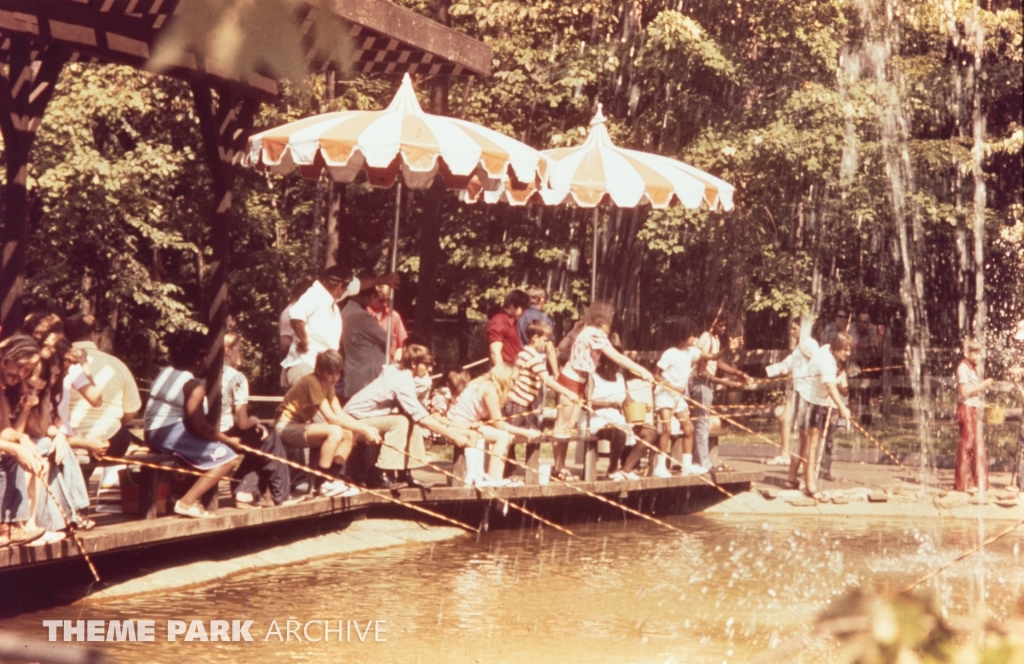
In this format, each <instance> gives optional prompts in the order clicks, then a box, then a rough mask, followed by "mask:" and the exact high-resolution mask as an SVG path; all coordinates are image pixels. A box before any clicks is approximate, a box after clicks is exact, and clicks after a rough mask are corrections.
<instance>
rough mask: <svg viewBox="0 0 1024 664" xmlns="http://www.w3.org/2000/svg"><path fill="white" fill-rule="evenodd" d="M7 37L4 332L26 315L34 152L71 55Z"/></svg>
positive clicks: (0, 324)
mask: <svg viewBox="0 0 1024 664" xmlns="http://www.w3.org/2000/svg"><path fill="white" fill-rule="evenodd" d="M6 38H7V39H8V40H9V42H10V46H9V49H10V50H9V53H10V56H9V57H10V65H9V67H8V70H7V75H6V76H3V75H2V74H0V132H2V133H3V140H4V159H5V161H6V170H7V181H6V183H5V185H4V216H3V225H2V226H0V245H2V247H3V253H2V263H0V298H2V300H0V337H9V336H11V335H12V334H16V333H17V332H18V331H19V330H20V329H21V323H22V320H23V318H24V312H23V308H22V295H23V293H24V289H25V240H26V235H27V234H28V214H29V204H28V164H29V152H30V151H31V149H32V143H33V142H34V141H35V138H36V131H38V129H39V125H40V123H41V122H42V120H43V114H44V113H45V112H46V105H47V104H48V103H49V101H50V98H51V97H53V91H54V88H56V86H57V79H58V78H59V77H60V72H61V69H63V67H64V63H65V62H67V60H68V55H69V54H68V51H67V50H66V49H64V48H63V47H61V46H59V45H56V44H47V45H39V44H35V43H33V42H32V40H31V39H30V38H29V37H28V36H27V35H20V34H11V35H10V36H8V37H6Z"/></svg>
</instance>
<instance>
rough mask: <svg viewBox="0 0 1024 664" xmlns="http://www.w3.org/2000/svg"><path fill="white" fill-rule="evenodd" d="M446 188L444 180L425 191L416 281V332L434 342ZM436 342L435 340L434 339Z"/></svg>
mask: <svg viewBox="0 0 1024 664" xmlns="http://www.w3.org/2000/svg"><path fill="white" fill-rule="evenodd" d="M444 195H445V188H444V185H443V184H442V183H441V182H434V185H433V186H432V187H431V188H430V189H428V190H427V191H426V192H425V193H424V195H423V215H422V217H421V219H420V269H419V274H418V275H417V281H416V333H417V334H418V335H420V336H421V337H423V338H424V339H426V340H427V341H428V342H431V338H432V337H433V334H434V309H435V304H436V302H437V266H438V263H440V262H441V205H442V202H443V201H444ZM431 343H432V342H431Z"/></svg>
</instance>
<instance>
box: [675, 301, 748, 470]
mask: <svg viewBox="0 0 1024 664" xmlns="http://www.w3.org/2000/svg"><path fill="white" fill-rule="evenodd" d="M728 331H729V321H727V320H726V319H724V318H716V319H715V320H714V322H712V324H711V327H710V329H709V330H708V331H707V332H704V333H703V334H701V335H700V338H699V339H698V340H697V348H699V349H700V351H701V353H702V357H706V358H720V357H721V355H722V337H724V336H725V334H726V332H728ZM741 342H742V338H741V337H737V338H736V339H734V340H733V341H732V342H731V343H730V344H729V349H730V350H738V349H739V347H740V344H741ZM719 369H721V371H722V373H723V374H727V375H730V376H736V377H737V378H739V379H740V381H741V382H735V381H728V380H725V379H723V378H720V377H719V376H718V371H719ZM753 382H754V381H753V379H752V378H751V377H750V376H748V375H747V374H745V373H743V372H742V371H740V370H739V369H737V368H736V367H734V366H732V365H730V364H728V363H726V362H724V361H722V360H721V359H702V360H700V362H698V364H697V370H696V371H695V372H694V374H693V376H692V377H691V378H690V386H689V387H690V398H691V399H693V401H695V402H696V403H697V404H699V405H697V406H695V407H694V409H693V417H694V424H693V455H694V463H696V464H697V465H698V466H700V467H701V468H704V469H705V470H711V457H710V450H709V449H708V445H709V441H708V438H709V437H710V434H711V411H710V410H708V409H709V408H710V407H711V404H712V403H713V402H714V386H715V385H722V386H723V387H743V385H744V384H747V385H749V384H750V383H753Z"/></svg>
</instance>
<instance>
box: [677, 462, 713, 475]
mask: <svg viewBox="0 0 1024 664" xmlns="http://www.w3.org/2000/svg"><path fill="white" fill-rule="evenodd" d="M706 472H708V469H707V468H704V467H703V466H698V465H696V464H692V463H691V464H690V465H688V466H683V475H703V474H704V473H706Z"/></svg>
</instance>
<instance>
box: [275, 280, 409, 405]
mask: <svg viewBox="0 0 1024 664" xmlns="http://www.w3.org/2000/svg"><path fill="white" fill-rule="evenodd" d="M398 282H399V277H398V275H397V274H395V273H394V272H390V273H388V274H385V275H382V276H380V277H367V278H365V279H351V280H349V279H347V278H346V276H345V275H344V272H343V270H341V269H340V268H339V267H338V266H334V267H329V268H327V269H326V270H324V273H323V275H322V276H321V277H320V279H318V280H317V281H315V282H313V285H312V286H310V287H309V288H308V289H306V292H305V293H303V294H302V296H301V297H300V298H299V299H298V301H296V302H295V304H293V305H292V306H291V307H289V309H288V315H289V316H290V321H289V322H290V323H291V326H292V332H293V339H292V345H291V348H289V349H288V356H287V357H286V358H285V359H284V361H283V362H281V366H282V367H283V368H284V369H285V380H286V381H287V383H288V385H289V386H291V385H294V384H295V383H297V382H298V381H299V380H300V379H301V378H303V377H304V376H308V375H309V374H311V373H313V367H314V366H315V365H316V356H317V353H320V352H322V351H325V350H334V351H336V350H338V349H339V348H340V346H341V329H342V325H341V310H340V309H339V307H338V304H339V303H340V302H341V301H342V300H344V299H345V298H347V297H350V296H352V295H357V294H358V293H359V292H360V291H361V290H364V289H367V288H371V287H373V286H376V285H378V284H386V285H388V286H391V287H395V286H397V285H398Z"/></svg>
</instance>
